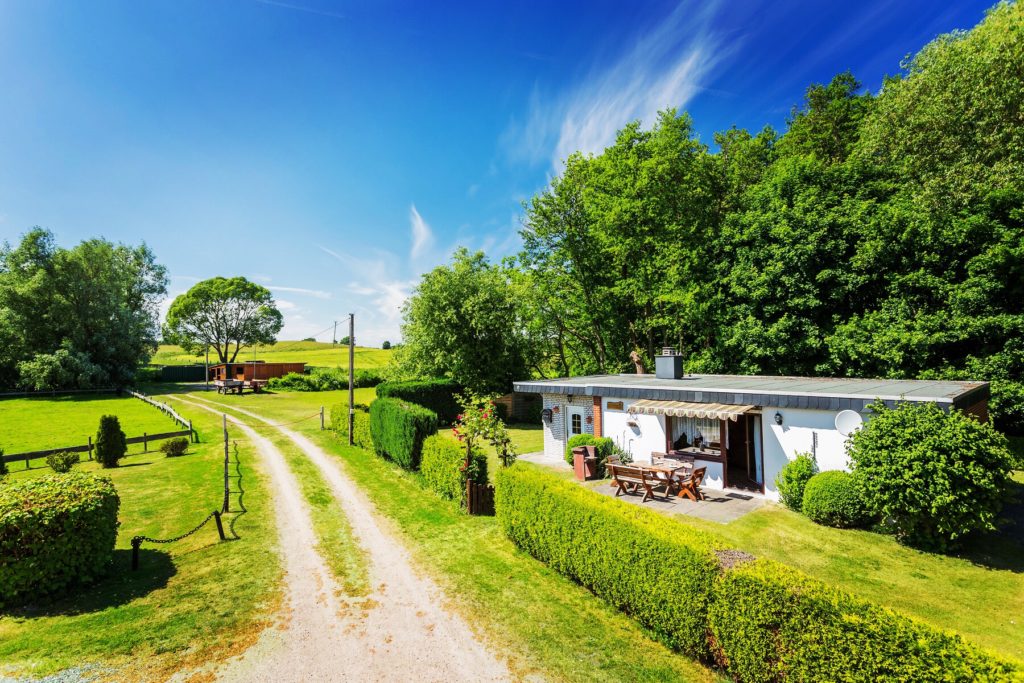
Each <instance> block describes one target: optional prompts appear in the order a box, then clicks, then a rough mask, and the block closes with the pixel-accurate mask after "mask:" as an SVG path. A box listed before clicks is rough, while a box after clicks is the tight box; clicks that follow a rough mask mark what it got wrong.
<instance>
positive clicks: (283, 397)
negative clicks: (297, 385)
mask: <svg viewBox="0 0 1024 683" xmlns="http://www.w3.org/2000/svg"><path fill="white" fill-rule="evenodd" d="M317 395H318V394H308V393H305V394H304V393H299V392H289V393H285V392H279V393H276V394H273V395H270V394H267V395H249V396H242V397H238V396H234V395H231V396H221V395H217V394H212V395H210V394H207V395H205V396H204V397H205V398H208V399H210V400H214V401H217V402H219V403H221V404H223V405H225V406H229V407H230V406H243V405H244V407H245V408H246V409H248V410H252V411H254V412H257V413H259V414H261V415H264V416H266V417H268V418H270V419H273V420H276V421H279V422H287V421H291V420H295V419H299V418H301V417H302V416H303V415H304V414H308V412H309V411H310V408H312V407H315V406H317V405H319V402H318V401H315V400H313V398H312V397H315V396H317ZM357 400H360V399H358V398H357ZM249 423H250V424H252V425H253V426H254V427H256V428H257V429H259V430H260V431H262V432H264V433H269V430H268V429H267V428H266V427H265V426H263V425H262V424H261V423H259V422H257V421H255V420H250V421H249ZM292 428H293V429H297V430H299V431H302V432H304V433H305V434H306V435H307V436H309V437H311V438H312V439H314V440H315V441H316V442H317V443H319V444H320V445H321V446H323V447H324V449H325V450H326V451H328V452H329V453H332V454H334V455H335V456H336V457H338V458H339V460H340V462H341V464H342V466H343V467H344V469H345V471H346V472H347V473H348V474H349V476H351V477H352V478H353V479H354V480H355V481H356V482H357V483H358V484H359V485H360V486H361V487H362V488H363V490H364V491H366V493H367V494H368V495H369V496H370V498H371V500H373V502H374V503H375V504H376V505H377V507H378V510H379V511H380V512H381V513H382V514H383V515H384V516H385V517H386V518H387V519H389V520H391V521H392V522H393V523H394V524H395V528H396V529H397V530H398V532H399V533H400V535H401V537H402V538H403V540H404V541H405V542H406V543H407V544H408V546H409V548H410V550H411V551H412V553H413V556H414V558H415V559H416V561H417V563H418V564H419V565H420V566H421V567H422V568H423V569H425V570H426V571H427V572H428V573H429V574H431V575H432V576H433V577H434V578H435V580H437V581H438V583H439V584H440V585H441V587H442V588H443V589H444V590H445V593H446V594H447V596H448V597H449V599H450V600H451V603H452V604H453V605H454V606H455V607H456V608H457V609H458V610H459V611H460V612H461V613H462V614H463V615H465V617H466V618H467V619H468V620H469V622H470V623H472V624H474V625H476V626H478V627H479V628H480V629H481V631H482V632H483V634H484V636H485V638H486V640H487V641H488V642H489V643H490V644H491V645H492V646H493V647H494V648H495V650H496V651H498V652H501V653H503V654H505V655H507V656H508V657H509V658H510V659H511V666H512V668H513V672H514V674H515V675H516V676H517V677H519V678H525V677H529V676H530V675H537V674H539V675H540V676H541V677H543V678H550V679H554V680H564V681H621V680H634V681H665V680H685V681H707V680H718V676H717V674H716V673H715V672H713V671H711V670H709V669H706V668H704V667H701V666H699V665H697V664H695V663H694V662H692V661H690V660H688V659H686V658H685V657H681V656H679V655H677V654H675V653H673V652H671V651H670V650H669V649H668V648H666V647H664V646H663V645H661V644H660V643H658V642H657V641H656V640H654V639H653V638H652V637H651V636H650V634H648V633H647V632H646V631H644V629H642V628H641V627H640V626H639V625H637V624H636V623H635V622H634V621H632V620H631V619H630V618H628V617H627V616H626V615H624V614H621V613H620V612H618V611H617V610H615V609H613V608H611V607H609V606H608V605H607V604H606V603H604V602H603V601H602V600H600V599H598V598H596V597H594V596H593V595H592V594H591V593H590V592H589V591H587V590H585V589H584V588H582V587H580V586H578V585H576V584H574V583H573V582H571V581H569V580H567V579H566V578H564V577H562V576H561V575H559V574H558V573H556V572H553V571H551V570H550V569H548V568H547V567H546V566H544V565H543V564H541V563H539V562H537V561H536V560H534V559H533V558H532V557H530V556H528V555H526V554H524V553H522V552H520V551H519V550H518V549H517V548H516V547H515V546H514V545H512V543H511V542H510V541H508V539H506V538H505V536H504V534H502V533H501V530H500V529H499V528H498V525H497V522H496V520H495V519H494V518H488V517H470V516H468V515H465V514H463V513H462V512H461V511H459V510H458V509H457V508H456V507H455V506H454V505H452V504H451V503H448V502H445V501H442V500H440V499H439V498H437V497H436V496H434V495H433V494H431V493H430V492H429V491H428V490H426V489H425V488H424V487H423V485H422V484H421V482H420V478H419V477H418V475H415V474H410V473H408V472H405V471H403V470H401V469H399V468H398V467H396V466H394V465H392V464H391V463H388V462H386V461H384V460H382V459H381V458H378V457H376V456H374V455H371V454H370V453H368V452H366V451H363V450H361V449H358V448H349V447H348V446H345V445H343V444H342V443H340V442H339V441H338V439H337V438H336V437H335V436H334V435H333V433H332V432H329V431H328V432H320V431H319V425H318V424H317V423H316V421H302V422H299V423H296V424H294V425H292ZM523 431H524V433H525V432H530V434H529V435H528V436H525V437H524V438H525V439H526V440H527V442H528V439H530V438H533V439H535V438H536V437H535V436H534V435H533V433H532V432H533V430H523Z"/></svg>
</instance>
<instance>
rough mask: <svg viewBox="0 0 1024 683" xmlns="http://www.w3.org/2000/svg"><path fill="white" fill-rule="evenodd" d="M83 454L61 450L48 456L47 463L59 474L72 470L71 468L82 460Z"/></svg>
mask: <svg viewBox="0 0 1024 683" xmlns="http://www.w3.org/2000/svg"><path fill="white" fill-rule="evenodd" d="M81 459H82V458H81V456H80V455H79V454H78V453H68V452H67V451H61V452H59V453H51V454H50V455H48V456H46V464H47V465H49V466H50V469H51V470H53V471H54V472H57V473H58V474H63V473H65V472H70V471H71V468H72V467H74V466H75V465H77V464H78V463H79V462H80V461H81Z"/></svg>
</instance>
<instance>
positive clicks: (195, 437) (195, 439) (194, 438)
mask: <svg viewBox="0 0 1024 683" xmlns="http://www.w3.org/2000/svg"><path fill="white" fill-rule="evenodd" d="M188 431H189V432H191V433H190V434H189V438H191V439H192V443H199V436H198V435H197V434H196V430H194V429H192V420H189V421H188Z"/></svg>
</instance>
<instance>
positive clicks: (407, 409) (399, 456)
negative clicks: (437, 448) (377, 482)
mask: <svg viewBox="0 0 1024 683" xmlns="http://www.w3.org/2000/svg"><path fill="white" fill-rule="evenodd" d="M381 386H384V385H381ZM436 431H437V415H436V414H435V413H434V411H432V410H429V409H428V408H424V407H423V406H421V405H417V404H415V403H408V402H406V401H400V400H398V399H397V398H378V399H377V400H376V401H374V402H373V403H371V404H370V438H371V439H372V440H373V448H374V450H375V451H376V452H377V455H383V456H386V457H388V458H390V459H391V460H393V461H395V462H396V463H398V464H399V465H400V466H402V467H404V468H405V469H407V470H418V469H419V468H420V455H421V454H422V452H423V440H424V439H426V438H427V437H428V436H430V435H432V434H434V432H436Z"/></svg>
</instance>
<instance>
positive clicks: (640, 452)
mask: <svg viewBox="0 0 1024 683" xmlns="http://www.w3.org/2000/svg"><path fill="white" fill-rule="evenodd" d="M609 401H611V402H612V403H616V402H619V403H622V410H609V409H608V402H609ZM632 403H633V401H631V400H630V399H620V398H615V397H608V398H602V399H601V414H602V415H603V416H604V418H603V420H602V422H601V431H602V432H603V433H604V436H607V437H610V438H611V439H612V440H613V441H615V443H617V444H618V445H619V447H620V448H622V449H623V450H625V451H626V452H628V453H629V454H631V455H632V456H633V460H642V461H645V462H646V461H647V460H648V459H649V457H650V454H651V451H664V450H665V418H664V417H663V416H661V415H630V414H629V406H630V405H631V404H632ZM628 422H635V423H636V426H630V425H629V424H627V423H628Z"/></svg>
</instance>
